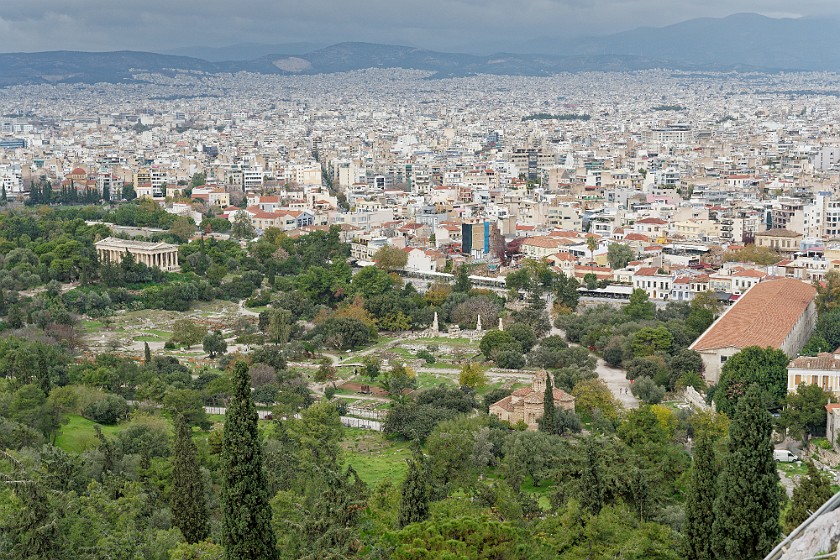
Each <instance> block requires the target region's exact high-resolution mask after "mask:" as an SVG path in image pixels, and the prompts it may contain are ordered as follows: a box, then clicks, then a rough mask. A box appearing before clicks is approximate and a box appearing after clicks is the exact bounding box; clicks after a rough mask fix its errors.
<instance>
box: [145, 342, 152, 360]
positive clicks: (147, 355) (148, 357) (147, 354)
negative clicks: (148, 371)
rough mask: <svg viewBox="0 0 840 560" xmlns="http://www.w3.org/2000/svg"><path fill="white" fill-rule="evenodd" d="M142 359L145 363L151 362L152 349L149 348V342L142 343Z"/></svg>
mask: <svg viewBox="0 0 840 560" xmlns="http://www.w3.org/2000/svg"><path fill="white" fill-rule="evenodd" d="M143 361H144V362H145V363H147V364H149V363H151V362H152V349H151V348H149V343H148V342H144V343H143Z"/></svg>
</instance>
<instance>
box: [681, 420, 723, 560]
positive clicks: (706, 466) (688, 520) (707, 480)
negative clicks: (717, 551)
mask: <svg viewBox="0 0 840 560" xmlns="http://www.w3.org/2000/svg"><path fill="white" fill-rule="evenodd" d="M716 495H717V465H716V463H715V449H714V445H713V443H712V441H711V439H709V438H708V437H707V436H700V438H699V439H698V440H697V444H696V445H695V447H694V466H693V468H692V471H691V482H690V483H689V486H688V496H687V498H686V502H685V525H686V526H685V540H686V545H687V547H688V555H687V557H688V560H712V559H713V558H714V557H715V556H714V553H713V552H712V520H713V519H714V506H715V496H716Z"/></svg>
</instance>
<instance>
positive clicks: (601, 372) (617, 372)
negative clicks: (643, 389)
mask: <svg viewBox="0 0 840 560" xmlns="http://www.w3.org/2000/svg"><path fill="white" fill-rule="evenodd" d="M549 334H554V335H557V336H560V337H562V338H563V340H566V333H565V332H564V331H563V329H558V328H557V327H555V326H552V327H551V333H549ZM569 345H570V346H580V344H575V343H574V342H569ZM592 357H594V358H595V359H596V360H597V362H596V365H595V373H597V374H598V377H599V378H600V379H603V380H604V382H605V383H606V384H607V387H608V388H609V389H610V391H612V394H613V396H614V397H615V398H617V399H618V400H619V401H621V404H623V405H624V407H625V408H639V399H637V398H636V397H634V396H633V394H632V393H631V392H630V382H629V381H628V380H627V374H626V372H625V371H624V370H623V369H619V368H614V367H610V366H608V365H607V363H606V362H605V361H604V360H602V359H601V358H599V357H598V356H596V355H595V354H592Z"/></svg>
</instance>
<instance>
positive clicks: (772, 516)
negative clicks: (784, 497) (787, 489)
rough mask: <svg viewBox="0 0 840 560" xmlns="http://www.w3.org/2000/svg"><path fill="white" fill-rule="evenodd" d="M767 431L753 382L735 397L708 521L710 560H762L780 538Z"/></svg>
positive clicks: (775, 477) (776, 477)
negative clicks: (712, 554) (712, 555)
mask: <svg viewBox="0 0 840 560" xmlns="http://www.w3.org/2000/svg"><path fill="white" fill-rule="evenodd" d="M772 431H773V429H772V420H771V416H770V413H769V412H767V410H766V409H765V408H764V402H763V398H762V389H761V388H760V387H759V386H758V385H757V384H755V383H753V384H751V385H750V386H749V388H748V389H747V390H746V392H745V393H744V395H743V397H742V398H741V399H740V400H739V401H738V403H737V409H736V412H735V416H734V418H733V420H732V424H731V426H730V430H729V453H728V455H727V456H726V459H725V461H724V466H723V471H722V472H721V474H720V482H719V487H718V488H719V489H718V495H717V497H716V499H715V506H714V523H713V524H712V549H713V550H714V552H715V558H719V559H720V560H761V559H762V558H764V557H765V556H766V555H767V553H769V552H770V550H771V549H772V548H773V546H774V545H775V544H776V542H777V540H778V538H779V535H780V533H781V530H780V529H781V528H780V527H779V508H780V492H779V474H778V473H777V472H776V464H775V461H774V460H773V442H772V440H771V439H770V435H771V433H772Z"/></svg>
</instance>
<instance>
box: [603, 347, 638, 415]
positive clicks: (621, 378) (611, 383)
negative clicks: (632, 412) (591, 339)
mask: <svg viewBox="0 0 840 560" xmlns="http://www.w3.org/2000/svg"><path fill="white" fill-rule="evenodd" d="M595 372H596V373H597V374H598V377H600V378H601V379H603V380H604V381H605V382H606V383H607V387H609V388H610V391H612V394H613V396H614V397H615V398H617V399H618V400H620V401H621V404H623V405H624V407H625V408H638V407H639V400H638V399H637V398H636V397H634V396H633V394H632V393H630V382H629V381H627V378H626V377H625V372H624V370H623V369H618V368H614V367H610V366H608V365H607V363H606V362H605V361H604V360H602V359H601V358H598V364H597V365H596V366H595Z"/></svg>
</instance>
